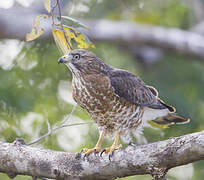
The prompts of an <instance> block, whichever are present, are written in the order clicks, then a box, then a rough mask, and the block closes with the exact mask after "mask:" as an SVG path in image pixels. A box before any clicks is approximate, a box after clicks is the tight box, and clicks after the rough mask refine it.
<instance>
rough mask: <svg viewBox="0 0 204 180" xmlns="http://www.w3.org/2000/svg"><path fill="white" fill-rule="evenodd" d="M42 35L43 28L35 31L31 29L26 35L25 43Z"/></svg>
mask: <svg viewBox="0 0 204 180" xmlns="http://www.w3.org/2000/svg"><path fill="white" fill-rule="evenodd" d="M43 33H44V29H43V28H40V29H38V30H36V28H35V27H33V29H32V31H31V32H30V33H27V34H26V41H32V40H34V39H36V38H38V37H40V36H41V35H42V34H43Z"/></svg>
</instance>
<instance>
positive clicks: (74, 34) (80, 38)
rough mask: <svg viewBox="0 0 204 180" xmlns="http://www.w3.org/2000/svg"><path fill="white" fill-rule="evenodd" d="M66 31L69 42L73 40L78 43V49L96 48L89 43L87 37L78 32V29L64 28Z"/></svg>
mask: <svg viewBox="0 0 204 180" xmlns="http://www.w3.org/2000/svg"><path fill="white" fill-rule="evenodd" d="M63 28H64V30H65V34H66V36H67V39H68V41H69V42H71V39H73V40H74V41H75V42H76V43H77V47H78V48H84V49H85V48H93V47H95V46H94V45H93V44H90V43H87V42H86V40H85V37H84V35H83V34H82V33H80V32H78V31H77V30H76V29H74V28H71V27H67V26H63Z"/></svg>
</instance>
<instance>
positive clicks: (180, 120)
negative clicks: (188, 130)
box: [152, 113, 190, 125]
mask: <svg viewBox="0 0 204 180" xmlns="http://www.w3.org/2000/svg"><path fill="white" fill-rule="evenodd" d="M152 121H153V122H155V123H157V124H160V125H170V124H185V123H188V122H189V121H190V119H187V118H185V117H183V116H180V115H178V114H176V113H168V115H166V116H162V117H158V118H156V119H154V120H152Z"/></svg>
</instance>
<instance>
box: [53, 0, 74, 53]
mask: <svg viewBox="0 0 204 180" xmlns="http://www.w3.org/2000/svg"><path fill="white" fill-rule="evenodd" d="M56 1H57V5H58V9H59V18H60V26H61V28H62V32H63V34H64V37H65V39H66V42H67V45H68V46H69V49H71V50H72V46H71V44H70V43H69V41H68V39H67V35H66V33H65V31H64V27H63V24H62V15H61V9H60V5H59V0H56Z"/></svg>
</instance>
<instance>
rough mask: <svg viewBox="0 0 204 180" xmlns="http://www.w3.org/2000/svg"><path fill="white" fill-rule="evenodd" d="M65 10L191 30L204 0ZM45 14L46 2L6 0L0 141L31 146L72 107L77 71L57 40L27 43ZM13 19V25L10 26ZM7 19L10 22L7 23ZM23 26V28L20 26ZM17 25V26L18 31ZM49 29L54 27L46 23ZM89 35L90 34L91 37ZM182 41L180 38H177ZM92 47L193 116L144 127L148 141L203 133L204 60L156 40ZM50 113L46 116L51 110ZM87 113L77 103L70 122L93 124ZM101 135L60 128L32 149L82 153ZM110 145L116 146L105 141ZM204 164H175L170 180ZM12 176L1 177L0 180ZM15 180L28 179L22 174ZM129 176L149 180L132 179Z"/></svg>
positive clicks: (106, 2)
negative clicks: (63, 60) (167, 125)
mask: <svg viewBox="0 0 204 180" xmlns="http://www.w3.org/2000/svg"><path fill="white" fill-rule="evenodd" d="M62 7H63V14H64V15H68V16H70V17H73V18H79V19H83V20H85V21H86V20H89V19H95V20H96V21H98V20H101V19H106V20H111V21H116V22H119V21H125V22H128V23H139V24H149V25H153V26H163V27H166V28H176V29H183V30H187V31H191V30H192V29H193V28H194V27H195V26H197V25H198V24H199V23H202V20H203V18H204V1H203V0H193V1H191V0H165V1H164V0H126V1H123V0H112V1H110V0H79V1H74V0H73V1H67V0H64V1H63V2H62ZM41 13H46V11H45V10H44V6H43V2H42V1H40V0H35V1H34V0H1V1H0V14H1V17H0V140H1V141H7V142H13V141H14V140H15V139H16V138H23V139H24V140H25V141H26V143H29V142H30V141H32V140H34V139H36V138H38V137H40V136H42V135H44V134H45V133H47V124H46V118H47V117H48V119H49V122H50V124H51V126H56V125H57V124H59V123H60V122H62V121H63V120H64V119H65V118H66V117H67V115H68V114H70V112H71V111H72V108H73V106H74V105H75V102H74V101H73V99H72V96H71V78H72V76H71V73H70V72H69V71H67V69H66V68H65V67H64V66H62V65H58V64H57V59H58V58H59V57H60V56H61V55H62V54H61V53H60V51H59V50H58V48H57V46H56V44H55V42H54V40H53V37H52V35H51V34H49V33H47V34H46V35H44V36H42V38H40V39H37V40H35V41H33V42H25V40H24V39H25V34H26V33H27V32H28V31H29V30H31V26H32V22H33V18H34V17H35V15H37V14H41ZM5 22H7V23H5ZM5 24H6V25H5ZM19 26H20V27H21V28H19ZM16 27H18V28H16ZM48 31H49V28H48ZM90 38H91V37H90ZM178 38H179V37H178ZM93 43H94V44H95V47H96V48H94V49H92V51H93V52H95V53H96V54H97V56H98V57H100V58H101V59H103V60H104V61H105V62H106V63H108V64H110V65H112V66H114V67H118V68H121V69H126V70H128V71H131V72H133V73H135V74H136V75H138V76H139V77H141V78H142V79H143V80H144V81H145V82H146V83H147V84H148V85H152V86H154V87H155V88H157V89H158V91H159V95H160V97H161V98H162V99H163V100H164V101H166V102H167V103H169V104H172V105H174V106H175V107H176V108H177V112H178V113H179V114H181V115H183V116H185V117H189V118H190V119H191V122H190V123H189V124H185V125H173V126H171V127H170V128H168V129H164V130H160V129H153V128H148V127H147V128H145V129H144V136H145V138H146V139H147V141H148V142H154V141H158V140H164V139H167V138H170V137H175V136H180V135H184V134H188V133H193V132H198V131H201V130H203V129H204V61H203V59H199V58H198V57H194V56H191V57H190V56H187V55H181V54H178V53H177V52H175V51H174V50H166V49H165V50H164V49H162V48H160V47H158V46H157V47H155V46H154V45H151V46H150V45H144V44H142V43H141V44H137V45H135V46H133V45H131V46H130V45H128V44H121V43H117V41H116V42H113V43H110V42H106V40H105V39H104V40H97V41H93ZM46 114H47V115H46ZM91 121H92V120H91V119H90V117H89V115H88V114H87V113H86V112H85V111H84V110H82V109H81V108H80V107H79V106H77V107H76V110H75V112H74V113H73V115H72V118H71V119H70V120H69V121H68V122H67V123H68V124H73V123H80V122H91ZM97 138H98V130H97V127H96V125H95V124H85V125H80V126H70V127H66V128H63V129H60V130H58V131H56V132H55V133H53V134H52V135H50V136H49V137H47V138H46V139H44V140H42V141H40V142H39V143H37V144H35V145H34V146H39V147H44V148H49V149H53V150H59V151H70V152H78V151H80V150H81V149H82V148H83V147H85V146H86V147H90V148H91V147H93V146H94V145H95V143H96V141H97ZM103 145H104V147H105V146H108V145H111V140H109V139H106V140H105V142H104V144H103ZM203 169H204V161H200V162H196V163H193V164H189V165H186V166H182V167H178V168H174V169H172V170H170V171H169V173H168V176H167V177H168V179H171V180H188V179H192V180H202V179H203V178H204V171H203ZM7 179H9V178H8V177H7V176H6V175H4V174H0V180H7ZM15 179H16V180H20V179H22V180H27V179H30V177H26V176H17V177H16V178H15ZM121 179H124V180H149V179H151V177H150V176H149V175H146V176H132V177H127V178H121Z"/></svg>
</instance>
